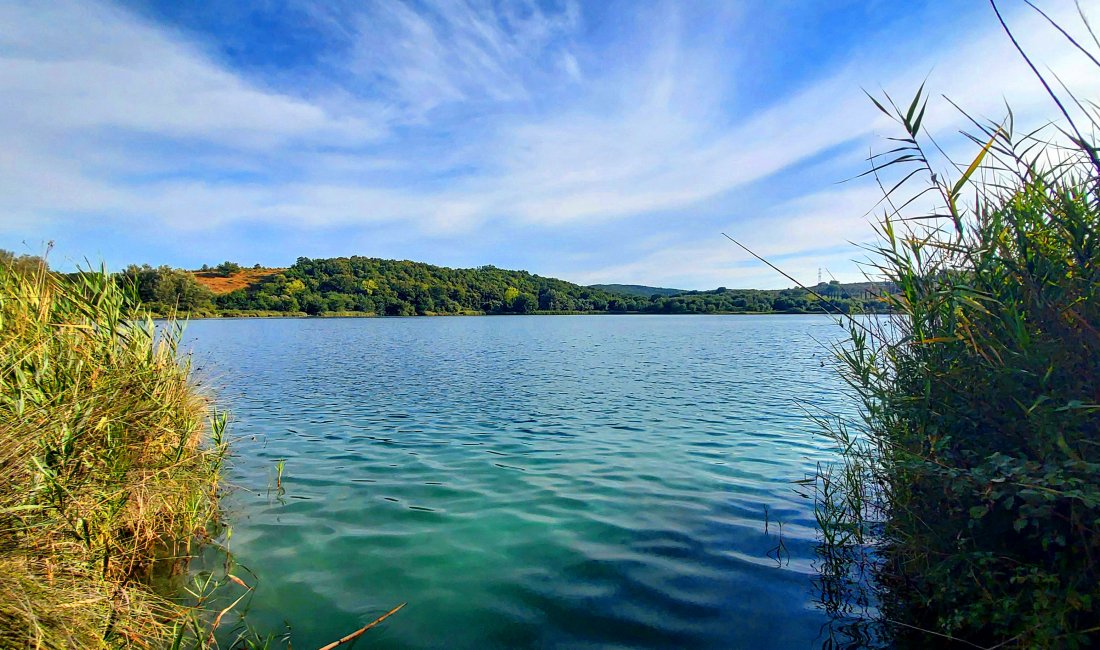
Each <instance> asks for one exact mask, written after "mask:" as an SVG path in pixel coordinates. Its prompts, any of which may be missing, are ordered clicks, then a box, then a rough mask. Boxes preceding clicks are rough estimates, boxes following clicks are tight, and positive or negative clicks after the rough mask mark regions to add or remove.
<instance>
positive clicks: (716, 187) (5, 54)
mask: <svg viewBox="0 0 1100 650" xmlns="http://www.w3.org/2000/svg"><path fill="white" fill-rule="evenodd" d="M1004 4H1005V5H1006V9H1007V11H1008V14H1009V19H1010V22H1011V23H1012V24H1013V25H1015V26H1017V28H1018V32H1019V35H1020V36H1021V38H1023V40H1024V43H1025V45H1026V46H1027V47H1028V48H1029V49H1030V51H1031V52H1032V54H1033V55H1034V56H1035V58H1036V59H1037V61H1038V62H1039V64H1040V66H1041V67H1044V66H1048V65H1049V66H1050V67H1052V68H1053V69H1054V70H1056V71H1057V72H1058V73H1059V76H1060V78H1061V79H1062V80H1064V81H1065V82H1066V83H1067V84H1069V85H1070V86H1071V87H1075V88H1078V89H1080V90H1081V94H1082V96H1091V95H1095V94H1096V93H1095V92H1094V91H1095V90H1096V86H1095V83H1096V82H1095V80H1089V78H1088V77H1086V75H1090V76H1095V75H1091V71H1089V68H1088V67H1087V65H1088V62H1087V60H1085V59H1084V58H1083V57H1075V56H1074V54H1073V53H1072V52H1071V51H1069V49H1068V48H1064V47H1061V44H1060V41H1059V39H1058V38H1057V35H1056V34H1054V33H1053V32H1052V31H1051V30H1050V29H1049V26H1045V25H1044V24H1043V23H1042V20H1041V18H1039V17H1037V16H1035V15H1034V14H1030V13H1027V12H1025V11H1024V9H1025V8H1024V7H1023V5H1022V3H1012V2H1006V3H1004ZM1045 4H1050V5H1052V7H1051V9H1057V10H1059V11H1062V10H1065V11H1068V12H1070V13H1068V14H1065V15H1062V14H1059V16H1060V17H1061V18H1062V19H1063V22H1064V24H1066V25H1067V26H1069V27H1071V28H1073V27H1074V26H1075V25H1076V24H1077V21H1076V20H1075V19H1074V18H1073V16H1072V6H1071V5H1072V3H1045ZM688 5H690V6H688ZM1017 5H1019V6H1017ZM0 25H3V28H0V89H2V90H3V94H4V96H5V98H7V100H8V101H5V102H3V103H2V104H0V141H3V142H4V152H5V153H4V155H3V156H0V214H2V215H4V216H3V217H0V246H2V247H5V248H12V249H16V250H19V251H20V252H25V251H27V250H28V248H29V249H30V250H31V251H32V252H36V251H37V247H38V246H39V242H40V241H42V240H45V239H55V240H57V243H58V249H57V254H56V256H55V262H56V263H58V264H60V265H68V264H73V263H76V262H79V261H81V260H82V259H83V258H84V257H89V258H91V259H92V260H93V261H95V260H96V259H97V258H98V257H100V256H102V257H104V258H105V259H106V260H107V261H108V263H109V264H110V265H111V266H112V267H116V268H117V267H119V266H122V265H125V264H127V263H130V262H139V263H140V262H150V263H154V264H161V263H168V264H173V265H179V266H185V267H191V268H195V267H198V266H200V265H201V264H203V263H211V264H213V263H217V262H220V261H222V260H223V259H226V258H229V259H234V260H237V261H239V262H241V263H245V264H248V265H251V264H253V263H256V262H260V263H262V264H265V265H271V266H285V265H288V264H290V263H292V262H293V260H294V259H295V258H296V257H298V256H300V255H306V256H312V257H321V256H334V255H350V254H362V255H368V256H377V257H392V258H404V259H416V260H424V261H429V262H433V263H437V264H443V265H450V266H477V265H481V264H487V263H491V264H495V265H497V266H500V267H504V268H525V269H529V270H531V271H533V272H536V273H540V274H543V275H553V276H559V277H563V278H565V279H569V280H574V281H579V282H586V283H587V282H627V283H644V284H653V285H664V286H674V287H680V288H713V287H715V286H719V285H721V286H729V287H749V286H755V287H769V286H785V285H787V284H788V282H787V281H786V280H784V279H782V278H780V277H778V276H776V275H774V274H772V273H771V272H770V271H768V270H767V269H764V268H763V267H761V266H760V265H759V264H757V263H755V262H752V261H750V260H749V259H748V258H747V257H746V256H745V255H744V254H743V253H741V252H740V251H739V250H736V249H734V248H733V247H732V246H731V245H730V244H729V242H727V241H725V240H724V239H722V238H721V237H720V235H719V233H720V232H721V231H727V232H729V233H731V234H732V235H734V236H735V237H738V238H740V239H743V240H744V241H745V242H746V243H747V244H749V245H750V246H751V247H753V248H754V249H756V250H758V251H759V252H761V253H763V254H766V255H769V256H773V257H776V258H779V259H781V260H782V261H783V266H784V267H785V268H786V269H788V270H789V271H791V272H793V273H794V274H796V275H798V276H799V277H800V278H802V279H803V280H804V281H811V280H814V279H815V278H816V271H817V268H818V267H826V268H827V269H828V270H830V271H831V272H833V273H834V274H835V275H836V276H837V277H838V278H840V279H843V280H851V279H855V278H856V275H857V273H856V271H855V268H854V265H853V264H852V263H851V262H850V260H851V259H852V258H853V257H860V256H861V255H860V254H859V253H857V252H856V251H855V250H854V249H853V247H852V246H851V245H850V244H849V242H860V241H865V240H867V239H868V238H869V229H868V227H867V224H866V219H865V218H864V216H863V215H865V214H866V213H867V212H868V211H869V210H870V209H871V208H872V206H873V205H874V204H875V201H876V200H877V198H878V196H877V193H876V191H875V190H874V188H873V187H871V186H870V185H869V184H868V183H862V182H856V183H851V184H843V185H836V184H835V183H836V182H837V181H840V180H843V179H845V178H849V177H852V176H854V175H855V174H857V173H859V172H861V171H863V170H864V164H865V163H864V162H863V158H864V157H865V156H866V154H867V152H868V150H869V149H870V148H874V147H879V145H880V144H882V141H881V140H880V139H879V138H881V137H882V136H888V135H896V133H895V132H894V131H892V130H891V129H890V128H888V127H887V126H886V123H885V122H884V118H883V116H881V115H879V114H878V112H877V111H876V110H875V109H874V108H873V107H872V105H871V104H870V102H869V101H868V100H867V99H866V98H865V97H864V96H863V93H862V92H861V90H860V89H861V88H867V89H868V90H870V91H872V92H877V91H878V89H879V88H886V89H887V90H889V91H891V92H893V93H894V94H896V95H897V96H899V97H903V98H906V99H907V98H908V97H909V96H910V95H911V93H912V92H913V91H914V90H915V88H916V87H917V86H918V85H919V83H920V82H921V80H922V79H924V78H925V77H926V76H927V77H928V83H929V88H930V89H931V90H932V92H933V95H934V96H938V93H946V94H948V95H950V96H951V97H952V98H953V99H955V100H956V101H958V102H959V103H960V104H961V105H962V106H965V107H967V108H969V109H971V110H972V111H974V112H975V113H976V114H978V115H982V116H989V117H992V118H996V117H998V116H1000V115H1001V114H1002V113H1003V103H1002V101H1003V99H1004V98H1007V99H1008V100H1009V101H1010V102H1012V103H1013V105H1014V108H1015V109H1016V115H1017V118H1019V121H1020V122H1022V123H1028V122H1034V121H1035V118H1036V117H1037V116H1040V115H1041V116H1045V117H1050V116H1051V115H1050V112H1049V111H1048V110H1047V108H1046V102H1045V101H1044V100H1043V99H1042V89H1041V87H1040V86H1039V85H1038V84H1037V83H1035V81H1034V80H1033V79H1032V78H1031V77H1030V76H1029V75H1028V74H1026V72H1025V71H1024V69H1023V68H1022V67H1021V65H1019V64H1018V62H1017V60H1016V57H1014V56H1013V54H1012V52H1011V51H1010V49H1009V47H1010V46H1009V45H1008V43H1007V41H1006V39H1005V38H1004V37H1003V35H1001V34H999V32H998V27H997V24H996V21H995V20H994V18H993V16H992V12H991V11H990V9H989V7H987V6H985V5H983V4H982V3H952V5H951V8H950V11H943V4H942V3H935V2H919V1H918V2H909V3H896V2H847V1H846V2H829V3H805V2H778V3H730V2H724V1H717V0H715V1H713V2H700V3H676V2H660V1H657V2H647V3H644V5H642V4H639V3H636V2H588V3H577V2H574V1H573V0H559V1H553V2H541V3H533V2H520V1H516V2H495V3H488V2H481V1H480V0H472V1H471V2H468V3H463V2H446V3H442V2H440V3H437V2H431V1H422V2H399V1H398V0H390V1H386V2H382V1H375V2H315V1H313V0H285V1H283V2H263V3H259V2H254V3H242V2H237V1H229V0H207V2H203V3H177V2H152V1H146V0H124V1H122V2H120V3H119V4H113V3H111V2H109V1H103V2H99V1H95V0H60V1H58V2H51V3H49V5H48V6H46V7H44V6H43V5H42V4H41V3H33V2H25V1H22V0H16V1H15V2H7V3H4V5H3V6H2V7H0ZM1044 69H1045V67H1044ZM1086 71H1089V72H1086ZM1090 84H1091V85H1090ZM925 124H926V125H930V126H932V127H934V128H936V129H937V130H938V131H939V132H940V133H941V135H942V141H941V144H943V145H944V146H945V147H946V148H947V149H948V151H951V152H953V153H958V154H959V155H960V157H965V152H966V151H968V149H966V148H964V147H960V142H961V140H960V139H958V138H955V139H953V137H952V135H951V133H952V131H953V130H954V129H955V128H957V127H960V126H962V118H961V117H960V116H959V115H957V114H956V113H954V112H953V110H952V109H950V108H949V107H947V105H946V104H945V103H943V102H938V103H934V105H933V107H932V108H931V109H930V112H929V115H928V117H927V118H926V120H925ZM1023 125H1024V124H1020V125H1019V126H1023ZM1021 130H1023V129H1021Z"/></svg>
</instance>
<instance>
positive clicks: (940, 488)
mask: <svg viewBox="0 0 1100 650" xmlns="http://www.w3.org/2000/svg"><path fill="white" fill-rule="evenodd" d="M876 104H878V105H879V108H881V109H882V110H883V112H885V113H887V115H890V116H891V117H893V118H894V119H895V120H896V121H897V122H898V123H899V124H900V125H901V127H902V128H903V129H904V131H905V133H904V134H903V135H902V137H901V138H899V141H900V145H899V148H897V149H895V150H894V151H892V152H890V153H891V156H892V157H891V158H889V159H883V161H880V162H881V164H879V165H878V166H877V167H876V170H875V171H876V173H881V172H882V170H883V169H884V168H887V167H899V168H900V167H903V166H909V167H912V166H915V169H904V170H903V174H908V176H904V178H906V179H914V180H917V179H926V180H925V181H924V183H925V184H924V185H922V187H921V189H920V191H918V192H916V195H917V196H926V195H931V196H935V197H937V199H938V201H937V203H938V204H939V206H940V207H939V208H938V209H936V210H935V211H934V212H933V213H930V214H923V213H922V214H915V215H911V216H906V214H905V213H904V211H903V210H901V209H891V210H890V211H889V212H888V213H887V214H886V218H885V219H884V221H883V223H882V227H881V235H882V243H881V244H880V245H878V246H877V247H875V248H874V249H873V253H874V257H875V260H876V261H875V263H874V266H873V269H872V272H873V274H874V275H876V276H878V275H880V274H881V276H882V277H884V278H885V279H887V280H889V281H890V282H892V283H893V284H894V285H895V286H896V287H897V289H898V292H897V294H895V295H889V296H887V299H888V300H889V301H890V302H891V306H892V308H893V311H894V313H895V315H894V316H893V317H891V318H890V319H888V321H881V320H880V321H873V320H872V321H868V320H852V321H850V322H849V328H850V333H851V344H850V345H849V346H847V347H844V348H841V349H840V350H839V354H840V357H841V361H842V369H843V371H844V373H845V376H846V378H847V380H848V382H849V385H850V386H851V387H852V388H853V389H854V391H855V393H856V394H857V395H858V397H859V399H860V401H861V404H862V416H863V417H862V420H861V421H860V422H858V423H855V425H856V426H850V425H845V424H844V423H834V424H833V433H834V434H835V437H836V440H837V441H838V442H839V443H840V444H841V445H842V448H843V450H844V452H845V456H846V463H845V464H844V466H843V467H842V468H840V469H839V470H826V471H823V472H821V473H820V474H819V475H818V477H817V479H816V486H817V495H818V500H819V502H818V503H819V511H818V514H819V517H820V519H821V521H822V528H823V531H824V533H823V534H824V536H825V544H823V545H822V550H821V553H822V560H823V562H822V565H821V566H822V570H823V578H824V580H823V587H824V588H823V596H825V599H826V604H827V605H831V606H832V607H834V608H840V607H841V606H842V603H841V602H840V601H839V600H838V599H837V597H838V596H840V597H843V598H849V597H850V596H851V594H852V592H853V590H851V589H846V588H839V589H838V587H837V585H838V584H840V583H843V582H844V581H849V584H848V586H849V587H851V586H852V585H851V582H852V581H855V582H860V581H861V574H860V573H859V571H860V570H861V569H862V568H864V567H865V566H866V564H868V563H869V564H870V565H871V566H872V567H873V571H872V574H873V576H874V580H873V581H872V582H871V586H872V587H873V589H874V590H875V592H876V594H877V596H878V610H879V612H878V613H879V615H880V621H881V622H883V623H885V624H886V627H887V628H888V629H889V630H890V632H891V634H892V636H893V643H895V644H899V645H908V644H911V645H914V646H918V647H923V646H926V645H927V644H929V643H935V644H936V645H942V644H952V643H953V644H958V645H960V647H962V646H966V647H1029V648H1030V647H1045V648H1054V647H1058V648H1061V647H1080V646H1084V645H1089V644H1090V643H1095V642H1096V641H1098V640H1100V164H1098V163H1097V156H1096V151H1097V150H1096V147H1095V145H1094V144H1092V143H1088V142H1086V140H1085V139H1084V138H1083V137H1081V135H1080V133H1079V132H1076V133H1073V132H1071V133H1070V136H1071V138H1070V141H1071V144H1059V143H1060V142H1064V141H1065V140H1064V139H1063V138H1061V137H1058V138H1057V139H1056V140H1054V139H1048V140H1046V141H1044V140H1041V139H1040V135H1041V132H1039V133H1029V134H1026V135H1024V136H1017V135H1016V134H1014V133H1013V128H1012V121H1011V116H1010V119H1009V120H1007V121H1006V122H1005V123H1003V124H988V125H984V124H978V123H975V124H976V125H977V127H978V128H979V129H980V131H979V132H978V133H976V134H974V135H973V136H972V139H973V140H974V141H975V142H976V143H977V144H978V146H980V150H979V153H978V155H977V156H976V158H975V159H974V160H973V162H972V163H971V164H969V165H967V166H963V165H960V166H958V168H957V169H958V172H957V175H956V177H955V178H953V179H951V180H946V176H947V175H945V174H942V173H940V174H936V173H933V163H932V162H930V161H929V158H928V157H927V156H926V154H925V148H924V147H923V145H922V142H921V140H922V139H923V136H922V135H921V130H920V122H921V118H922V116H923V114H924V108H923V107H924V105H925V100H924V98H923V96H922V94H921V93H918V94H917V97H916V98H915V99H914V100H913V101H912V103H911V104H909V105H908V106H909V107H908V108H907V109H905V108H898V107H896V106H892V104H889V103H886V102H884V103H879V102H876ZM887 105H890V106H892V110H890V109H887V108H886V106H887ZM1070 124H1072V121H1071V122H1070ZM1094 124H1095V121H1094ZM1073 130H1074V131H1075V129H1073ZM941 171H942V170H941ZM899 185H900V186H901V187H905V184H904V182H903V183H901V184H899ZM971 192H972V194H971ZM964 196H969V198H968V199H966V203H967V204H969V206H970V207H963V204H964V198H963V197H964ZM886 198H887V201H888V202H891V203H890V204H891V205H892V204H893V203H892V202H893V201H895V200H896V198H897V197H896V192H887V193H886ZM899 203H901V204H902V206H903V207H904V206H905V205H910V204H912V203H911V202H909V201H907V202H899ZM853 549H863V551H864V552H863V553H855V554H853V553H852V552H851V551H852V550H853ZM863 575H865V574H863ZM865 584H866V583H865ZM863 602H865V603H866V602H869V601H863Z"/></svg>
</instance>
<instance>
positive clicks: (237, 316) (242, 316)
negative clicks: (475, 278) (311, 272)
mask: <svg viewBox="0 0 1100 650" xmlns="http://www.w3.org/2000/svg"><path fill="white" fill-rule="evenodd" d="M889 313H890V312H866V313H858V314H849V315H852V316H879V315H886V314H889ZM840 315H842V314H834V313H829V312H824V311H797V312H792V311H715V312H680V313H663V312H644V311H577V312H561V311H540V312H532V313H528V314H490V313H455V314H416V315H412V316H380V315H378V314H374V313H369V312H338V313H328V314H325V313H321V314H306V313H304V312H262V313H247V312H244V313H232V314H211V315H191V314H176V315H175V316H165V315H159V314H158V315H154V319H156V320H169V319H174V320H180V321H192V320H250V319H303V320H306V319H317V320H327V319H340V318H364V319H366V318H377V319H397V318H481V317H490V318H491V317H501V316H840Z"/></svg>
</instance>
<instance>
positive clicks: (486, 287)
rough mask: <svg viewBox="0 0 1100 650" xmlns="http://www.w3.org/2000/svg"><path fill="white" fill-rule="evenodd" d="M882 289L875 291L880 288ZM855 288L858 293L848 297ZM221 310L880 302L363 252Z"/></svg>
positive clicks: (770, 307)
mask: <svg viewBox="0 0 1100 650" xmlns="http://www.w3.org/2000/svg"><path fill="white" fill-rule="evenodd" d="M881 290H882V289H881V288H880V289H877V291H881ZM856 293H858V295H856ZM216 301H217V305H218V307H219V308H221V309H223V310H267V311H279V312H297V311H304V312H306V313H307V314H311V315H316V314H325V313H333V312H359V313H372V314H376V315H379V316H415V315H423V314H462V313H487V314H528V313H533V312H553V313H573V312H579V313H603V312H644V313H655V314H709V313H731V312H734V313H736V312H759V313H766V312H772V311H785V312H792V313H802V312H807V313H809V312H816V313H822V312H825V311H829V312H836V311H844V312H847V311H849V310H858V311H867V310H870V311H875V310H879V309H883V308H885V302H883V301H882V300H880V299H879V298H877V297H876V295H875V292H874V291H871V290H870V289H868V290H861V291H860V292H855V293H853V294H852V295H849V294H848V293H847V292H838V293H837V294H836V296H835V297H833V296H830V304H823V303H822V302H821V301H820V300H818V299H817V298H815V297H814V296H813V295H811V294H810V293H809V292H807V291H805V290H804V289H787V290H782V291H761V290H726V289H722V290H720V291H690V292H685V293H680V294H677V295H675V296H662V295H654V296H651V297H645V296H638V295H627V294H618V293H610V292H607V291H603V290H600V289H597V288H595V287H584V286H580V285H576V284H573V283H571V282H565V281H563V280H556V279H554V278H546V277H541V276H538V275H532V274H530V273H527V272H526V271H506V270H504V269H498V268H496V267H494V266H481V267H478V268H474V269H451V268H445V267H441V266H433V265H430V264H423V263H420V262H409V261H397V260H382V259H376V258H369V257H351V258H333V259H308V258H304V257H302V258H298V261H297V262H295V264H294V265H293V266H291V267H290V268H288V269H287V270H286V271H284V272H282V273H277V274H275V275H271V276H268V277H267V278H265V279H264V280H263V281H262V282H261V283H259V284H257V285H254V286H251V287H248V288H246V289H241V290H238V291H234V292H232V293H229V294H225V295H223V296H218V297H217V298H216Z"/></svg>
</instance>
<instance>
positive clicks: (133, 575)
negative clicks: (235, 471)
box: [0, 267, 225, 648]
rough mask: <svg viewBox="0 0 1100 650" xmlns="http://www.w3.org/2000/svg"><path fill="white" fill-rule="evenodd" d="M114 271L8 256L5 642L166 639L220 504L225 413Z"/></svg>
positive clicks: (1, 419) (1, 535)
mask: <svg viewBox="0 0 1100 650" xmlns="http://www.w3.org/2000/svg"><path fill="white" fill-rule="evenodd" d="M179 335H180V329H179V327H178V326H177V325H176V324H174V323H172V322H169V323H168V324H167V325H165V326H162V327H160V328H157V327H155V326H154V325H153V323H152V321H151V320H149V319H148V318H147V317H145V316H144V315H143V314H142V313H141V312H140V309H139V307H138V302H137V300H136V297H135V296H133V295H131V294H130V292H128V291H126V290H124V289H122V288H120V287H119V286H117V284H116V283H115V282H114V280H113V279H112V278H111V277H110V276H109V275H108V274H107V273H106V272H99V273H82V274H80V275H79V276H78V277H77V278H75V279H66V278H62V277H60V276H56V275H54V274H51V273H50V272H49V271H47V270H46V269H45V268H44V267H43V268H40V269H38V270H37V271H36V272H31V273H27V272H18V271H16V270H14V269H11V268H0V576H2V577H0V647H5V648H6V647H36V648H55V647H57V648H60V647H89V648H95V647H110V648H117V647H137V648H144V647H159V646H162V645H166V644H168V643H170V642H171V641H172V639H173V638H176V637H177V636H178V634H177V633H178V631H179V630H180V629H181V627H180V626H181V625H182V623H181V621H182V620H183V619H184V618H186V617H188V616H191V612H189V611H188V610H187V609H186V608H184V607H183V606H182V605H179V604H176V603H174V602H173V601H172V600H170V598H169V597H168V595H166V594H160V593H157V592H156V590H155V589H154V588H153V587H152V578H153V576H154V575H155V574H156V575H162V574H171V573H179V572H182V571H183V570H184V569H185V566H186V561H187V558H188V557H189V556H190V554H191V550H192V542H193V541H195V540H201V539H203V538H204V537H206V536H207V533H206V531H207V529H208V528H209V527H211V525H212V523H213V522H214V521H215V519H216V516H217V496H218V480H219V473H220V468H221V462H222V458H223V455H224V453H225V442H224V439H223V438H222V432H223V428H224V418H220V419H219V418H216V417H211V409H210V404H209V403H208V401H207V400H206V399H204V398H203V397H202V396H200V395H199V394H198V393H197V392H196V390H195V389H194V386H193V385H192V383H191V382H190V379H189V376H190V375H189V366H188V364H187V363H186V362H185V361H183V362H181V360H180V358H179V356H178V352H177V343H178V340H179Z"/></svg>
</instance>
